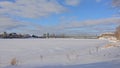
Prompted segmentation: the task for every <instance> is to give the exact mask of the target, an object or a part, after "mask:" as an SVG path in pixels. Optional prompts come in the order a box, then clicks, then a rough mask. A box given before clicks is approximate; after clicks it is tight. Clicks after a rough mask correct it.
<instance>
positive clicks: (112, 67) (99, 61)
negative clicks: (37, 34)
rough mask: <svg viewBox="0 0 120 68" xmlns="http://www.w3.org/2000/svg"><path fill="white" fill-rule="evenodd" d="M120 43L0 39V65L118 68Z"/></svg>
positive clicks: (9, 67)
mask: <svg viewBox="0 0 120 68" xmlns="http://www.w3.org/2000/svg"><path fill="white" fill-rule="evenodd" d="M108 44H115V45H116V46H109V47H105V46H106V45H108ZM119 45H120V43H119V42H117V44H116V43H114V42H109V41H107V40H99V39H0V68H120V46H119ZM13 58H15V59H16V65H11V61H12V59H13Z"/></svg>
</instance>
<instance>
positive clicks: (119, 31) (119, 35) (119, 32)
mask: <svg viewBox="0 0 120 68" xmlns="http://www.w3.org/2000/svg"><path fill="white" fill-rule="evenodd" d="M115 36H116V38H117V40H120V25H119V26H118V27H117V28H116V31H115Z"/></svg>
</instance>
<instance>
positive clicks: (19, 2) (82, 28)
mask: <svg viewBox="0 0 120 68" xmlns="http://www.w3.org/2000/svg"><path fill="white" fill-rule="evenodd" d="M118 7H120V0H0V32H4V31H6V32H18V33H29V34H38V35H40V34H42V33H47V32H49V33H62V34H63V33H64V34H81V33H83V34H85V33H86V34H100V33H104V32H113V31H114V30H115V28H116V27H117V26H118V25H120V22H119V21H120V17H119V12H120V11H119V8H118Z"/></svg>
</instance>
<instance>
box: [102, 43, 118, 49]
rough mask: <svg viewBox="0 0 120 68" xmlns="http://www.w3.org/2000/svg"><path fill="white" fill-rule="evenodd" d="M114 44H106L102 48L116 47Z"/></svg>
mask: <svg viewBox="0 0 120 68" xmlns="http://www.w3.org/2000/svg"><path fill="white" fill-rule="evenodd" d="M116 46H117V45H116V44H107V45H105V46H104V47H103V48H109V47H116Z"/></svg>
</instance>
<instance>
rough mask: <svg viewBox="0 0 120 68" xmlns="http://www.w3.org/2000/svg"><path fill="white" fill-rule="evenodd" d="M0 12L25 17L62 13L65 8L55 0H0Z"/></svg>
mask: <svg viewBox="0 0 120 68" xmlns="http://www.w3.org/2000/svg"><path fill="white" fill-rule="evenodd" d="M0 7H2V8H0V9H1V10H0V14H9V15H15V16H21V17H27V18H36V17H43V16H48V15H50V14H53V13H55V14H58V13H62V12H64V11H65V10H66V8H65V7H64V6H62V5H60V4H59V3H58V2H57V1H56V0H49V1H48V0H16V2H14V3H13V2H10V1H1V2H0Z"/></svg>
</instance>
